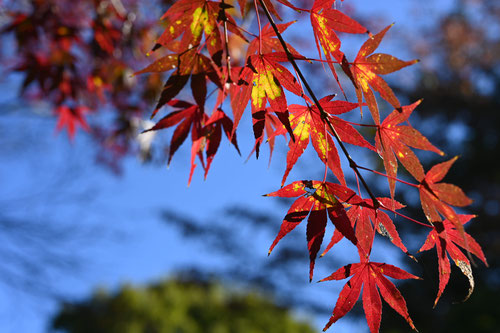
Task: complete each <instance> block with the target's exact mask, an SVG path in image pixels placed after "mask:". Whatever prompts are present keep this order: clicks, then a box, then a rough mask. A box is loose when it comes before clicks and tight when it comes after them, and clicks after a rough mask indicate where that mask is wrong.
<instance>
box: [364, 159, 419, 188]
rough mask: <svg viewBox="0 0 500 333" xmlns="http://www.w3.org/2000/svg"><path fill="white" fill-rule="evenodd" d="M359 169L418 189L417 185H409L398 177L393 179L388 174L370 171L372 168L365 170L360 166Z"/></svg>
mask: <svg viewBox="0 0 500 333" xmlns="http://www.w3.org/2000/svg"><path fill="white" fill-rule="evenodd" d="M358 168H360V169H362V170H366V171H370V172H373V173H374V174H377V175H379V176H383V177H386V178H390V179H393V180H395V181H397V182H400V183H402V184H405V185H408V186H412V187H415V188H418V185H417V184H413V183H409V182H407V181H404V180H401V179H399V178H397V177H392V176H389V175H387V174H385V173H382V172H378V171H375V170H372V169H370V168H365V167H363V166H361V165H358Z"/></svg>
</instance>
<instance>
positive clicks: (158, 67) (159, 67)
mask: <svg viewBox="0 0 500 333" xmlns="http://www.w3.org/2000/svg"><path fill="white" fill-rule="evenodd" d="M172 69H175V71H174V72H173V73H172V75H171V76H170V77H169V78H168V79H167V81H166V82H165V85H164V86H163V89H162V92H161V94H160V98H159V100H158V102H157V103H156V106H155V109H154V111H153V114H152V115H151V118H153V117H154V116H155V115H156V113H157V112H158V111H159V109H160V108H161V107H163V106H164V105H165V104H168V102H169V101H171V100H172V99H173V98H174V97H175V96H177V95H178V94H179V92H180V91H181V90H182V89H183V88H184V86H185V85H186V84H187V82H188V80H189V78H190V77H191V91H192V95H193V98H194V99H195V101H196V103H198V105H199V106H200V107H201V108H203V107H204V105H205V99H206V96H207V78H208V79H210V80H211V81H212V82H213V83H215V84H216V85H217V86H218V87H220V88H221V86H222V85H221V83H220V79H219V76H218V75H217V72H216V71H215V69H214V67H213V66H212V61H211V60H210V59H209V58H208V57H206V56H204V55H203V54H201V53H200V52H197V51H196V50H195V49H190V50H188V51H187V52H184V53H173V54H168V55H166V56H164V57H161V58H160V59H158V60H156V61H154V62H153V63H152V64H150V65H149V66H147V67H146V68H144V69H142V70H140V71H138V72H136V73H135V74H134V75H138V74H143V73H151V72H165V71H169V70H172Z"/></svg>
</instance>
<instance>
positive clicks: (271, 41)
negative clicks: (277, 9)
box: [246, 21, 301, 58]
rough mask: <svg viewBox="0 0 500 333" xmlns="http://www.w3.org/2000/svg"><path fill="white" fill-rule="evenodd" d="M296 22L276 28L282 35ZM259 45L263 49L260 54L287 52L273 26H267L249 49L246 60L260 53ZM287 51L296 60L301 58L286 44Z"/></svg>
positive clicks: (279, 25)
mask: <svg viewBox="0 0 500 333" xmlns="http://www.w3.org/2000/svg"><path fill="white" fill-rule="evenodd" d="M295 22H296V21H292V22H288V23H283V24H277V25H276V27H277V28H278V31H279V32H280V33H283V32H284V31H285V30H286V29H287V28H288V27H289V26H291V25H292V24H294V23H295ZM259 45H260V47H261V49H260V52H261V53H262V54H266V53H272V52H285V50H283V46H282V45H281V43H280V41H279V39H278V38H276V33H275V32H274V29H273V28H272V26H271V25H270V24H269V23H268V24H266V25H265V26H264V27H263V28H262V31H261V34H260V36H257V37H255V38H254V39H253V40H252V41H251V42H250V44H249V45H248V48H247V54H246V58H248V57H249V56H251V55H254V54H257V53H258V52H259ZM286 47H287V49H288V50H289V51H290V52H291V53H292V55H294V56H295V57H296V58H300V57H301V56H300V53H299V52H297V50H295V49H294V48H293V47H292V46H291V45H290V44H288V43H286Z"/></svg>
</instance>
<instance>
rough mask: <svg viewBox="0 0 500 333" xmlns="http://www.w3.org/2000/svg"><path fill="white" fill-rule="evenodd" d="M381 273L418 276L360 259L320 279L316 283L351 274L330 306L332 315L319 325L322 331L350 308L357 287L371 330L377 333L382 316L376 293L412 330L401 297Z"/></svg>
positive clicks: (390, 266) (346, 276)
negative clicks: (334, 302) (333, 306)
mask: <svg viewBox="0 0 500 333" xmlns="http://www.w3.org/2000/svg"><path fill="white" fill-rule="evenodd" d="M384 275H386V276H389V277H391V278H394V279H400V280H401V279H420V278H419V277H418V276H415V275H413V274H410V273H408V272H405V271H404V270H402V269H400V268H398V267H396V266H393V265H389V264H385V263H378V262H370V261H368V260H362V261H361V262H360V263H355V264H349V265H346V266H343V267H341V268H339V269H338V270H337V271H335V272H334V273H332V274H331V275H330V276H328V277H326V278H324V279H322V280H320V282H322V281H331V280H343V279H346V278H348V277H350V276H352V278H350V279H349V281H347V283H346V284H345V286H344V288H343V289H342V291H341V292H340V294H339V298H338V299H337V303H336V304H335V308H334V309H333V314H332V316H331V318H330V320H329V321H328V323H327V324H326V325H325V327H324V328H323V331H326V330H327V329H328V328H329V327H330V326H331V325H332V324H334V323H335V322H337V321H338V320H339V319H340V318H342V317H344V316H345V315H346V314H347V313H348V312H349V311H351V309H352V308H353V307H354V304H356V302H357V301H358V298H359V295H360V294H361V288H363V296H362V300H363V309H364V311H365V316H366V321H367V322H368V327H369V328H370V332H371V333H377V332H378V331H379V329H380V320H381V318H382V301H381V299H380V295H382V298H383V299H384V300H385V301H386V302H387V304H389V305H390V306H391V307H392V308H393V309H394V310H395V311H396V312H397V313H399V314H400V315H401V316H402V317H403V318H404V319H405V320H406V322H407V323H408V324H409V325H410V327H411V328H412V329H414V330H415V331H416V330H417V329H416V328H415V326H414V325H413V321H412V320H411V318H410V315H409V314H408V309H407V307H406V302H405V300H404V298H403V296H402V295H401V293H400V292H399V290H398V289H397V288H396V287H395V286H394V284H393V283H392V282H391V281H389V280H388V279H387V278H386V277H385V276H384Z"/></svg>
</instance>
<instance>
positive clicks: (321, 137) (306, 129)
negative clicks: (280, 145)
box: [275, 95, 374, 186]
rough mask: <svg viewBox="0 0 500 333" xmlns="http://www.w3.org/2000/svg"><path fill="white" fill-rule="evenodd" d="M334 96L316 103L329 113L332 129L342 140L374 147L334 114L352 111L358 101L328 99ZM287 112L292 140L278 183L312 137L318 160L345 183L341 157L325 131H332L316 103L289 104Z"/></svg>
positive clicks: (286, 175) (282, 182)
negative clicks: (283, 170)
mask: <svg viewBox="0 0 500 333" xmlns="http://www.w3.org/2000/svg"><path fill="white" fill-rule="evenodd" d="M334 96H335V95H329V96H326V97H324V98H322V99H321V100H319V104H320V105H321V106H322V108H323V110H324V111H325V112H327V114H328V121H329V122H330V123H331V124H332V126H333V127H334V128H335V131H336V132H337V134H338V135H339V137H340V139H341V140H342V141H343V142H347V143H351V144H354V145H358V146H361V147H365V148H368V149H372V150H374V148H373V146H372V145H371V144H369V143H368V142H367V141H366V140H365V139H364V138H363V136H362V135H361V134H359V132H358V131H357V130H356V129H354V128H353V127H352V126H351V125H350V124H349V123H348V122H346V121H344V120H342V119H340V118H338V117H336V116H334V115H337V114H342V113H346V112H349V111H351V110H353V109H354V108H356V107H358V104H357V103H349V102H345V101H330V100H331V99H332V98H333V97H334ZM288 109H289V111H290V124H291V127H292V128H293V133H294V136H295V140H290V141H289V143H288V147H289V148H290V149H289V151H288V154H287V166H286V170H285V174H284V175H283V179H282V181H281V185H282V186H283V184H284V183H285V181H286V178H287V177H288V174H289V173H290V171H291V170H292V168H293V166H294V165H295V163H296V162H297V160H298V158H299V157H300V156H301V155H302V153H303V152H304V150H305V149H306V148H307V146H308V144H309V138H310V139H311V140H312V143H313V146H314V149H315V150H316V153H317V154H318V157H319V158H320V159H321V161H322V162H323V163H325V164H327V165H328V167H329V168H330V170H332V172H333V174H334V175H335V177H337V179H338V180H339V182H340V183H342V184H343V185H345V179H344V173H343V171H342V166H341V164H340V157H339V154H338V152H337V148H336V147H335V143H334V141H333V139H332V137H331V136H330V135H328V133H330V134H332V133H331V130H330V128H329V127H328V126H327V125H326V123H325V121H324V120H323V119H322V117H321V114H320V112H319V109H318V107H317V106H316V105H313V106H302V105H296V104H292V105H290V106H289V107H288ZM282 133H283V130H281V131H276V133H275V134H276V135H277V134H282Z"/></svg>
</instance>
